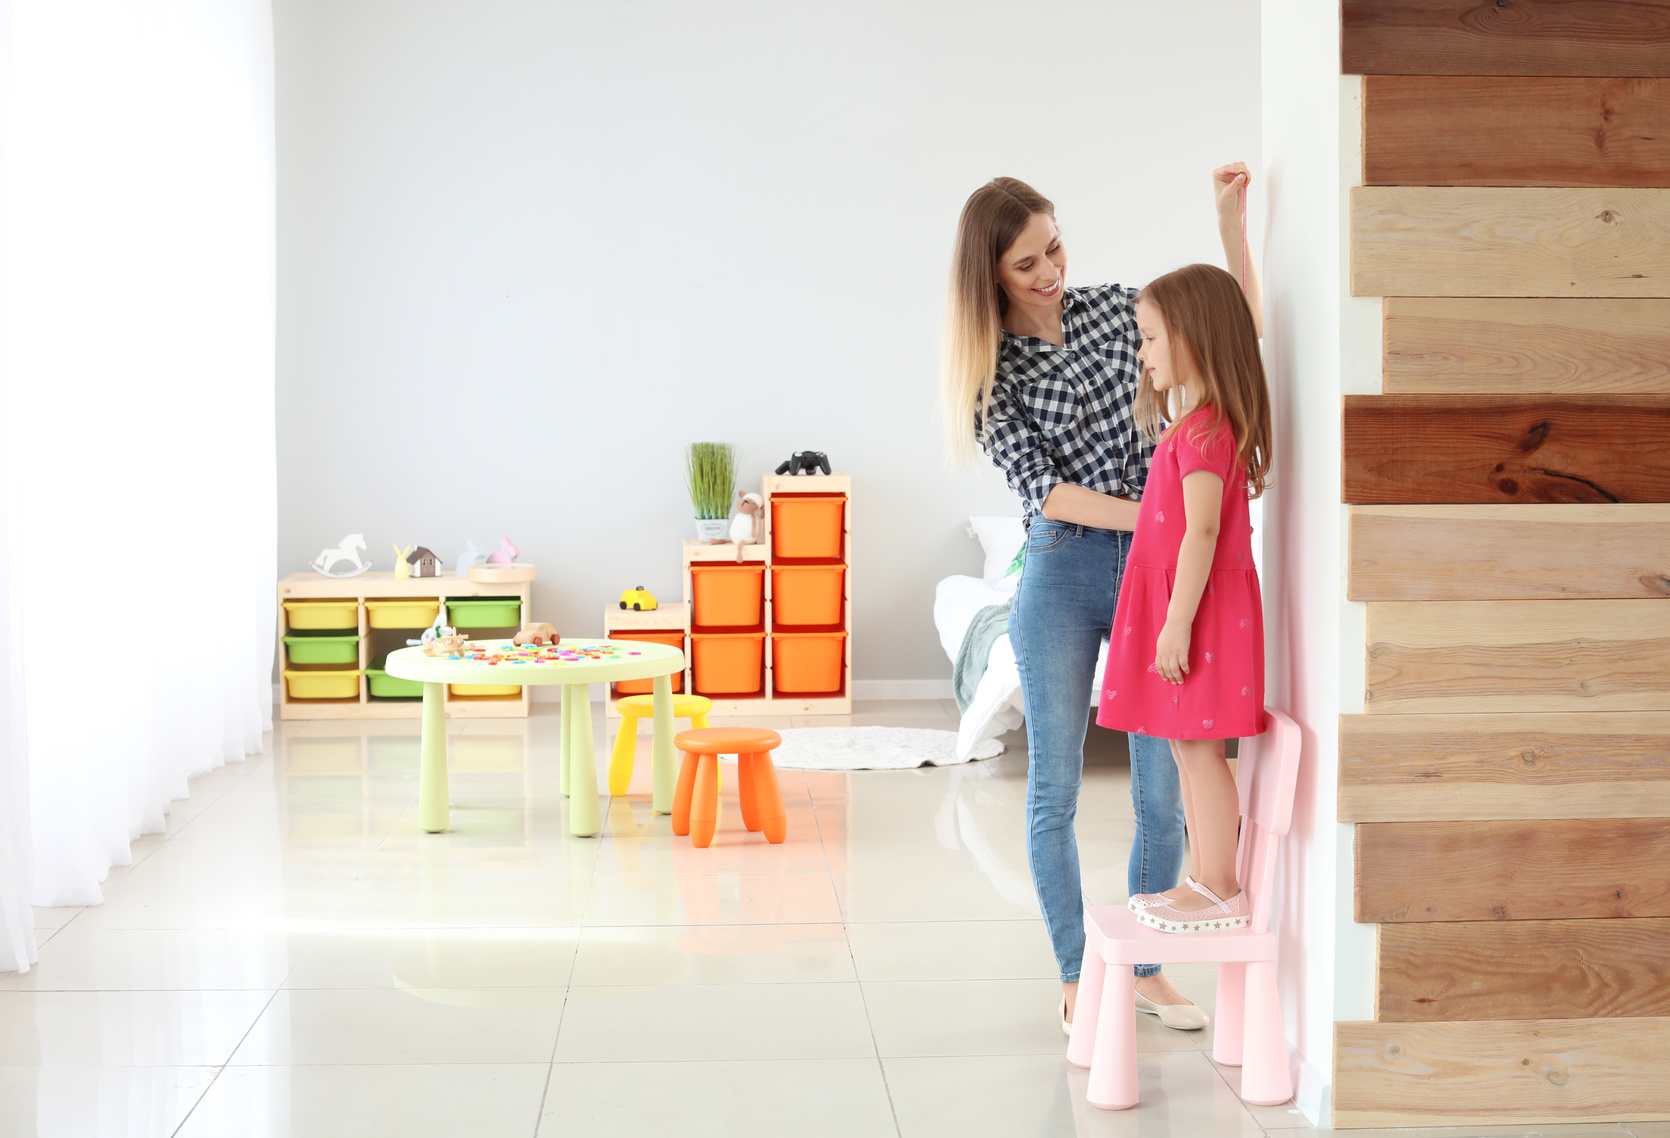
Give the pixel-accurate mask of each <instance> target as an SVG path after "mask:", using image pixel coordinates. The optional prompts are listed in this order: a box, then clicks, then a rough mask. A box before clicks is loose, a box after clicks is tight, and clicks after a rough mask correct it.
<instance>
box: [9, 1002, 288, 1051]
mask: <svg viewBox="0 0 1670 1138" xmlns="http://www.w3.org/2000/svg"><path fill="white" fill-rule="evenodd" d="M270 998H271V994H270V993H268V992H0V1067H100V1066H104V1067H197V1066H203V1065H218V1064H221V1063H224V1062H226V1060H227V1057H228V1056H230V1055H231V1054H232V1049H233V1048H234V1047H236V1046H237V1045H238V1040H240V1039H242V1038H243V1036H244V1033H245V1032H247V1031H248V1030H249V1028H250V1025H251V1024H253V1023H254V1022H255V1021H256V1017H258V1016H259V1015H260V1014H261V1009H262V1008H263V1007H265V1006H266V1004H267V1001H268V999H270Z"/></svg>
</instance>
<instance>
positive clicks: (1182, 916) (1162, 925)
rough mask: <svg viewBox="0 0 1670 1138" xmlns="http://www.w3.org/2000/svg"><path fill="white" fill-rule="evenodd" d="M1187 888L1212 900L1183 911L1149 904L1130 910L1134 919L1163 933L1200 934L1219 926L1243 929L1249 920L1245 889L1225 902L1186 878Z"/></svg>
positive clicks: (1220, 927)
mask: <svg viewBox="0 0 1670 1138" xmlns="http://www.w3.org/2000/svg"><path fill="white" fill-rule="evenodd" d="M1188 884H1189V888H1191V889H1193V890H1194V891H1195V892H1196V893H1199V894H1200V895H1201V896H1202V897H1205V898H1206V899H1207V900H1208V901H1210V902H1212V903H1211V904H1210V905H1208V906H1207V907H1206V908H1204V909H1196V910H1194V911H1193V912H1184V911H1182V910H1180V909H1175V908H1173V907H1172V906H1171V905H1170V904H1169V903H1161V904H1158V905H1149V906H1147V907H1146V908H1143V909H1133V910H1132V912H1134V913H1135V914H1136V918H1137V920H1138V921H1140V922H1142V923H1143V924H1145V925H1147V926H1148V927H1149V928H1155V929H1159V930H1160V931H1161V932H1163V933H1204V932H1216V931H1218V930H1221V929H1244V928H1246V927H1247V926H1248V925H1249V924H1250V923H1252V914H1250V913H1248V912H1247V891H1246V890H1245V889H1243V890H1241V892H1239V893H1237V894H1236V895H1235V896H1233V897H1231V898H1230V899H1229V900H1227V901H1225V900H1224V899H1223V898H1222V897H1219V896H1218V895H1217V894H1216V893H1214V892H1212V891H1211V890H1210V889H1208V888H1206V886H1204V885H1202V884H1201V883H1200V882H1198V881H1192V880H1191V881H1190V882H1189V883H1188Z"/></svg>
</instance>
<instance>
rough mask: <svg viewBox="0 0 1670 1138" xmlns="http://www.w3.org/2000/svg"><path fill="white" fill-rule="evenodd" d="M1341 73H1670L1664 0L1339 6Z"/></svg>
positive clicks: (1669, 24)
mask: <svg viewBox="0 0 1670 1138" xmlns="http://www.w3.org/2000/svg"><path fill="white" fill-rule="evenodd" d="M1341 16H1342V24H1343V27H1342V34H1341V37H1340V61H1341V67H1342V70H1343V72H1344V73H1345V74H1346V75H1636V76H1639V75H1670V2H1666V0H1629V2H1628V3H1609V4H1603V3H1583V2H1576V3H1574V2H1572V0H1496V2H1495V3H1490V2H1488V0H1486V2H1480V0H1344V5H1343V8H1342V12H1341Z"/></svg>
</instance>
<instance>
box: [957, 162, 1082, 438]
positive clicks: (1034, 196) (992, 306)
mask: <svg viewBox="0 0 1670 1138" xmlns="http://www.w3.org/2000/svg"><path fill="white" fill-rule="evenodd" d="M1038 213H1047V214H1049V215H1050V217H1051V218H1054V217H1055V206H1054V204H1052V203H1051V202H1050V200H1049V199H1048V198H1046V197H1044V196H1043V195H1042V194H1040V193H1039V192H1038V191H1037V190H1035V189H1033V188H1032V187H1031V186H1029V185H1027V184H1026V183H1025V182H1022V181H1020V180H1018V179H1016V178H993V179H992V180H991V181H989V182H987V183H986V184H985V185H983V186H981V187H980V188H979V189H978V190H975V191H974V193H972V194H970V195H969V198H968V201H967V202H966V203H965V204H964V205H963V214H962V217H961V218H960V219H959V220H958V221H957V247H956V251H955V252H954V253H953V254H952V258H951V288H950V292H949V294H948V295H947V297H946V303H945V346H944V353H943V358H942V361H941V374H940V400H941V404H942V406H943V408H944V412H945V432H946V442H947V444H948V445H949V447H950V450H951V457H952V458H953V459H954V460H955V461H957V462H967V461H968V460H969V459H971V458H973V457H974V450H975V444H976V442H978V443H979V444H980V445H981V446H984V445H985V438H984V435H985V424H986V413H987V411H988V410H989V409H990V407H991V401H992V384H993V382H994V380H995V379H996V376H997V351H998V347H999V345H1000V344H1001V343H1002V341H1003V310H1004V309H1005V308H1006V307H1008V304H1009V298H1008V296H1006V295H1005V294H1004V292H1003V289H1002V288H1001V287H1000V286H999V285H998V283H997V262H998V259H999V258H1000V257H1002V256H1003V254H1004V252H1005V251H1006V250H1007V249H1008V248H1009V246H1011V245H1013V244H1014V243H1015V238H1017V237H1019V236H1020V235H1021V230H1023V229H1025V228H1026V225H1027V222H1029V221H1031V220H1032V216H1033V215H1034V214H1038ZM977 422H978V424H979V427H978V428H977V427H976V423H977Z"/></svg>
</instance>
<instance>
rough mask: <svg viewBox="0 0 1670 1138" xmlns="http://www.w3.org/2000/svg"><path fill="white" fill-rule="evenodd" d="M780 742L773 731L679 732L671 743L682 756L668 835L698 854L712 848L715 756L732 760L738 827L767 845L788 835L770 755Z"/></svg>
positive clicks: (716, 787)
mask: <svg viewBox="0 0 1670 1138" xmlns="http://www.w3.org/2000/svg"><path fill="white" fill-rule="evenodd" d="M782 742H783V737H782V736H781V735H779V734H777V732H775V731H763V730H760V729H758V728H754V727H702V728H698V729H697V730H694V731H680V732H679V734H678V738H676V739H674V740H673V746H675V747H677V748H678V749H679V750H681V751H683V752H684V765H683V766H682V767H681V768H679V772H678V790H677V791H676V792H675V793H674V794H673V833H675V834H689V835H690V844H691V845H693V846H696V847H698V848H701V849H706V848H707V847H708V846H709V845H711V844H713V830H714V827H715V826H717V825H718V822H719V756H720V755H735V756H736V765H737V774H738V775H739V776H740V777H739V779H738V781H739V782H740V784H741V785H740V787H739V790H738V793H739V794H740V796H741V798H742V824H743V825H745V826H747V827H748V828H749V829H750V830H764V831H765V837H766V841H768V842H770V843H772V844H773V845H776V844H778V843H780V842H781V841H782V840H783V839H784V838H785V837H786V836H787V835H788V832H789V819H788V814H787V813H786V812H785V811H784V810H783V788H782V787H780V786H779V785H778V784H777V768H776V767H775V766H773V765H772V763H771V752H772V751H774V750H776V749H777V747H778V746H779V745H780V744H781V743H782Z"/></svg>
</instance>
